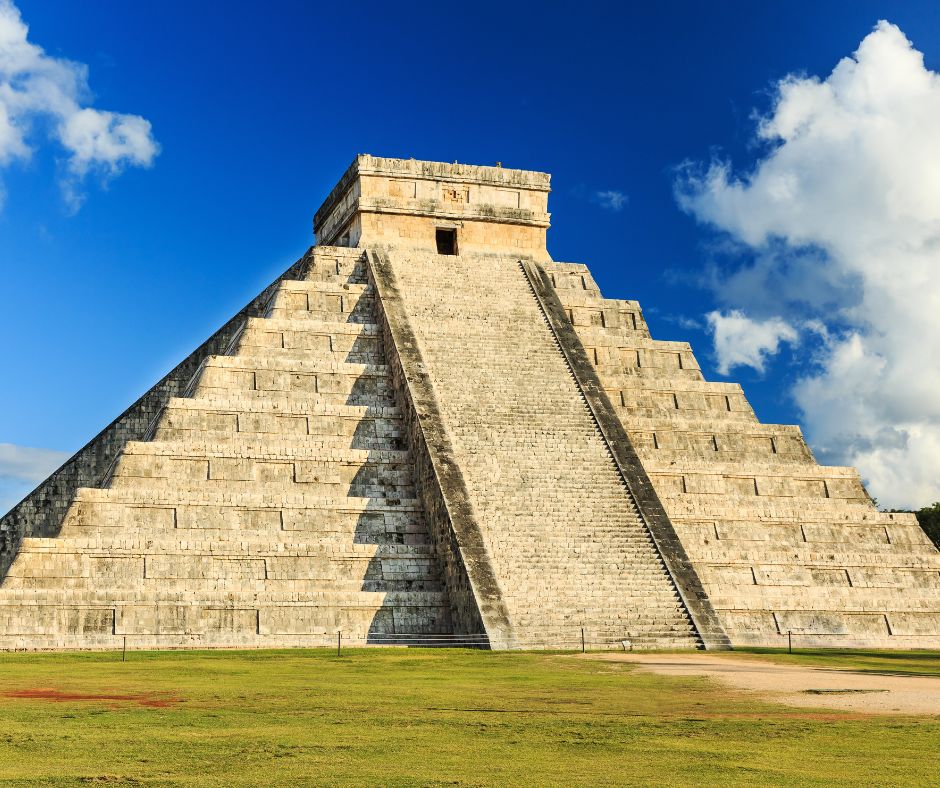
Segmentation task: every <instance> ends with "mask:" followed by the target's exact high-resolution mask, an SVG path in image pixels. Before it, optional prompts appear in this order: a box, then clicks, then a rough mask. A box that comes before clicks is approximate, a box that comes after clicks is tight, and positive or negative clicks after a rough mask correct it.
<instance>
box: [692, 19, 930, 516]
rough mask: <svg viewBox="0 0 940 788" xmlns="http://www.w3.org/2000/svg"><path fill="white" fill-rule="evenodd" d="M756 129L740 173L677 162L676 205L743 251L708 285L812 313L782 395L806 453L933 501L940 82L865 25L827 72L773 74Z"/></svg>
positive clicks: (756, 305) (891, 496) (883, 486)
mask: <svg viewBox="0 0 940 788" xmlns="http://www.w3.org/2000/svg"><path fill="white" fill-rule="evenodd" d="M758 137H759V139H760V140H761V141H762V143H763V144H764V145H766V150H765V152H764V153H763V155H762V156H761V157H760V159H759V160H758V161H757V163H756V165H755V167H754V168H753V170H751V171H749V172H746V173H744V174H742V175H736V174H735V173H734V172H733V171H732V168H731V167H730V166H729V165H728V164H726V163H722V162H714V163H712V164H711V165H710V166H709V167H707V168H705V169H704V170H698V171H696V170H695V168H694V167H687V168H686V169H685V171H684V173H683V176H682V178H681V179H680V181H679V184H678V186H677V195H678V199H679V201H680V204H681V205H682V206H683V207H684V208H685V209H686V210H688V211H689V212H691V213H692V214H694V215H695V216H696V217H697V218H698V219H699V220H701V221H703V222H706V223H708V224H711V225H713V226H714V227H716V228H718V229H720V230H723V231H726V232H727V233H729V234H730V236H731V237H732V238H733V240H734V241H735V242H737V243H739V244H743V245H745V246H746V247H748V248H749V249H750V250H751V252H752V253H753V254H754V255H755V257H756V262H754V263H753V264H752V265H746V266H744V267H743V268H740V269H739V270H737V271H735V272H733V273H731V274H730V275H727V276H725V277H724V279H722V277H718V280H716V286H719V287H720V286H721V285H722V284H724V283H730V284H732V285H733V286H735V287H736V290H735V294H734V300H733V305H735V306H737V307H739V308H744V309H746V310H747V311H749V312H752V311H754V312H756V313H758V314H768V313H769V312H771V311H775V312H776V314H779V315H783V316H784V318H785V319H786V320H787V321H788V322H789V323H790V324H791V325H795V324H803V323H802V322H801V321H805V320H807V319H812V320H815V321H816V329H815V330H816V333H817V334H818V335H819V336H820V337H821V341H822V349H821V350H820V351H819V352H818V353H817V354H816V356H815V358H814V359H813V360H814V362H815V363H814V364H813V366H812V367H811V369H810V370H809V371H808V372H807V374H806V375H805V377H804V378H803V379H802V380H801V381H800V382H799V383H798V384H797V386H796V388H795V390H794V392H793V393H794V396H795V397H796V401H797V403H798V404H799V406H800V408H801V410H802V412H803V419H804V423H805V426H806V431H807V435H808V436H809V438H810V441H811V442H812V443H813V445H814V447H815V448H816V450H817V454H818V455H819V456H820V458H823V459H825V460H826V461H828V462H841V463H846V464H853V465H856V466H858V467H859V469H860V470H861V472H862V475H863V476H864V477H865V478H866V479H867V480H868V481H869V486H870V489H871V491H872V493H873V494H874V495H875V496H876V497H877V498H878V499H879V501H880V502H881V503H882V504H883V505H889V506H909V505H922V504H926V503H930V502H931V501H933V500H936V499H938V498H940V76H938V75H937V74H936V73H934V72H931V71H928V70H927V69H926V68H925V67H924V61H923V56H922V55H921V53H920V52H918V51H917V50H915V49H914V48H913V46H912V45H911V43H910V42H909V41H908V40H907V38H906V37H905V36H904V34H903V33H902V32H901V31H900V30H899V29H898V28H897V27H895V26H894V25H891V24H889V23H887V22H884V21H882V22H879V23H878V25H877V26H876V27H875V28H874V30H873V32H872V33H871V34H869V35H868V36H867V37H866V38H865V39H864V40H863V41H862V42H861V44H860V45H859V48H858V50H857V51H856V52H855V53H854V55H853V56H852V57H849V58H845V59H843V60H842V61H840V62H839V64H838V65H837V66H836V68H835V69H834V70H833V72H832V73H831V74H830V75H829V76H828V77H827V78H826V79H824V80H821V79H818V78H816V77H798V76H790V77H787V78H786V79H784V80H782V81H781V82H780V83H779V85H778V91H777V94H776V97H775V102H774V106H773V108H772V110H771V112H770V113H769V114H768V115H767V116H766V117H765V118H764V119H763V120H762V121H761V123H760V125H759V127H758ZM775 301H776V310H774V302H775ZM725 303H728V302H727V301H726V302H725ZM729 305H731V304H729ZM716 338H717V333H716Z"/></svg>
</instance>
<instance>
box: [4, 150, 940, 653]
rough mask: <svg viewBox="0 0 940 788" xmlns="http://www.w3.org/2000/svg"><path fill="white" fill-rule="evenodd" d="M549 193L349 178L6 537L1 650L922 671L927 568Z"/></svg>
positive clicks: (931, 572)
mask: <svg viewBox="0 0 940 788" xmlns="http://www.w3.org/2000/svg"><path fill="white" fill-rule="evenodd" d="M548 191H549V176H547V175H546V174H544V173H537V172H527V171H521V170H508V169H504V168H501V167H472V166H467V165H445V164H440V163H435V162H419V161H415V160H401V159H379V158H376V157H372V156H359V157H357V158H356V160H355V161H354V162H353V165H352V167H350V169H349V170H348V171H347V172H346V174H345V175H344V176H343V177H342V179H341V180H340V182H339V183H338V185H337V186H336V188H335V189H334V190H333V191H332V192H331V194H330V195H329V196H328V197H327V199H326V201H325V202H324V204H323V206H322V207H321V208H320V210H319V211H317V214H316V216H315V218H314V229H315V232H316V235H317V239H318V243H317V245H316V246H314V247H312V248H311V249H310V250H309V251H308V252H307V253H306V254H305V255H304V256H303V258H301V259H300V260H299V261H298V262H297V263H295V264H294V265H293V266H291V267H290V268H289V269H288V270H287V271H286V272H285V273H284V275H283V276H281V277H280V278H279V279H278V280H277V281H276V282H274V283H272V285H271V286H269V287H268V288H266V289H265V290H264V291H263V292H262V293H261V294H259V296H258V297H257V298H255V299H254V300H253V301H252V302H251V303H250V304H248V305H247V306H246V307H245V309H243V310H241V311H240V312H239V313H238V314H237V315H235V316H234V317H233V318H232V319H231V320H230V321H229V322H228V323H226V325H225V326H223V327H222V328H221V329H220V330H219V331H218V332H217V333H216V334H215V335H213V336H212V337H210V338H209V339H208V340H207V341H206V342H205V343H203V344H202V345H201V346H200V347H199V348H197V349H196V351H194V352H193V353H192V354H191V355H190V356H189V357H188V358H186V359H185V360H184V361H183V362H181V363H180V364H179V365H178V366H177V367H176V368H175V369H174V370H172V371H171V372H170V373H169V374H168V375H167V376H166V377H164V378H163V379H162V380H161V381H159V382H158V383H157V384H156V385H155V386H154V387H153V388H152V389H150V390H149V391H148V392H147V393H146V394H144V396H143V397H141V399H140V400H138V401H137V402H136V403H134V404H133V405H132V406H131V407H130V408H129V409H128V410H127V411H125V412H124V413H123V414H121V416H119V417H118V418H117V419H116V420H115V421H114V422H113V423H112V424H111V425H109V426H108V427H107V428H106V429H105V430H103V431H102V432H101V433H100V434H99V435H98V436H96V437H95V438H94V439H92V441H91V442H89V444H88V445H87V446H85V447H84V448H83V449H81V450H80V451H79V452H78V453H76V454H75V456H74V457H72V458H71V459H70V460H69V461H68V462H67V463H66V464H65V465H64V466H63V467H62V468H60V469H59V470H58V471H56V472H55V473H54V474H53V475H52V476H51V477H50V478H49V479H48V480H46V481H45V482H43V483H42V484H41V485H40V486H39V487H38V488H37V489H36V490H35V491H33V493H31V494H30V495H29V496H27V498H25V499H24V500H23V501H22V502H21V503H20V504H19V505H18V506H16V507H15V508H14V509H13V510H12V511H11V512H10V513H8V514H7V515H6V516H5V517H3V518H2V519H0V648H2V649H44V648H45V649H60V648H81V649H96V648H97V649H109V648H116V647H124V646H125V645H126V647H128V648H186V647H293V646H322V645H332V644H334V643H336V641H337V639H338V638H341V639H342V640H343V641H344V642H345V643H347V644H352V645H387V644H393V643H400V644H409V645H414V644H434V645H470V646H477V647H479V646H483V647H491V648H580V647H591V648H616V649H620V648H628V647H629V648H700V647H704V648H727V647H729V646H733V645H760V646H781V645H786V643H787V642H788V641H789V640H790V639H793V640H794V642H795V644H797V645H801V646H818V645H821V646H835V647H840V648H844V647H856V646H857V647H867V648H871V647H879V648H880V647H883V648H891V647H898V648H922V647H926V648H938V647H940V553H938V551H937V550H936V548H935V547H934V546H933V545H932V544H931V543H930V542H929V541H928V540H927V538H926V537H925V535H924V534H923V532H922V531H921V529H920V528H919V527H918V525H917V523H916V520H915V518H914V517H913V515H906V514H896V513H882V512H879V511H878V510H877V508H876V507H875V505H874V503H873V502H872V500H871V498H870V497H869V496H868V494H867V492H866V490H865V488H864V485H863V484H862V482H861V480H860V478H859V476H858V473H857V472H856V471H855V470H854V469H851V468H833V467H826V466H820V465H818V464H817V463H816V461H815V459H814V458H813V455H812V452H811V451H810V449H809V447H808V446H807V444H806V442H805V440H804V439H803V436H802V434H801V432H800V430H799V428H798V427H795V426H787V425H773V424H761V423H760V422H759V421H758V420H757V418H756V416H755V414H754V411H753V409H752V408H751V406H750V405H749V404H748V402H747V399H746V397H745V396H744V393H743V391H742V390H741V388H740V387H739V386H737V385H735V384H730V383H715V382H710V381H706V380H705V379H704V376H703V375H702V373H701V370H700V368H699V365H698V363H697V361H696V359H695V356H694V354H693V353H692V350H691V348H690V346H689V345H688V344H687V343H682V342H663V341H657V340H654V339H653V338H652V337H651V336H650V332H649V330H648V327H647V325H646V323H645V320H644V318H643V313H642V310H641V309H640V307H639V304H637V303H636V302H635V301H622V300H612V299H606V298H604V297H603V295H602V294H601V292H600V290H599V289H598V287H597V285H596V284H595V282H594V280H593V279H592V277H591V274H590V272H589V270H588V269H587V267H586V266H584V265H580V264H574V263H559V262H555V261H553V260H552V259H551V258H550V257H549V255H548V252H547V251H546V247H545V237H546V231H547V228H548V224H549V223H548V219H549V216H548V212H547V197H548Z"/></svg>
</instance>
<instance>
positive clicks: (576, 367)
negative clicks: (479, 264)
mask: <svg viewBox="0 0 940 788" xmlns="http://www.w3.org/2000/svg"><path fill="white" fill-rule="evenodd" d="M519 267H520V269H521V270H522V274H523V276H524V277H525V278H526V281H527V282H528V284H529V289H530V291H531V292H532V296H533V297H534V298H535V301H536V303H537V304H538V307H539V310H540V311H541V313H542V316H543V317H544V319H545V322H546V323H547V325H548V328H549V330H550V331H551V333H552V336H553V337H554V339H555V343H556V344H557V346H558V349H559V351H560V352H561V354H562V356H564V359H565V362H566V363H567V365H568V369H569V370H570V372H571V375H572V377H573V379H574V382H575V385H576V386H577V387H578V390H579V392H580V394H581V397H582V399H583V400H584V402H585V403H586V404H587V407H588V411H589V412H590V414H591V417H592V419H593V420H594V423H595V425H596V426H597V429H598V432H599V433H600V435H601V437H602V439H603V440H604V443H605V444H606V446H607V449H608V451H609V453H610V455H611V457H612V458H613V460H614V465H615V467H616V468H617V471H618V472H619V474H620V477H621V479H622V480H623V482H624V484H625V486H626V490H627V493H628V495H629V497H630V498H631V503H632V504H633V506H634V507H635V509H636V511H637V513H638V514H639V517H640V521H641V522H642V523H643V525H644V527H645V528H646V530H647V533H649V535H650V537H651V538H652V540H653V545H654V547H655V549H656V551H657V552H658V553H659V557H660V559H661V560H662V562H663V564H664V566H665V568H666V573H667V575H668V577H669V578H670V580H671V581H672V584H673V586H674V588H675V590H676V592H677V593H678V595H679V598H680V600H681V602H682V605H683V607H684V608H685V612H686V614H687V616H688V618H689V620H690V621H691V623H692V626H693V627H694V628H695V631H696V634H697V635H698V637H699V639H700V640H701V642H702V645H703V646H704V647H705V648H706V649H710V650H712V649H730V648H731V641H730V640H729V638H728V635H727V634H726V633H725V631H724V629H723V628H722V626H721V622H720V621H719V619H718V614H717V613H716V612H715V609H714V608H713V607H712V604H711V601H710V600H709V599H708V595H707V594H706V592H705V589H704V587H703V586H702V582H701V580H700V579H699V576H698V573H697V572H696V571H695V568H694V567H693V566H692V562H691V560H690V559H689V556H688V554H687V553H686V551H685V548H684V547H683V546H682V542H681V541H680V540H679V536H678V534H677V533H676V530H675V527H674V526H673V524H672V521H671V520H670V519H669V515H668V514H667V513H666V510H665V508H664V507H663V505H662V502H661V501H660V500H659V496H658V495H657V494H656V490H655V489H654V488H653V484H652V482H651V481H650V478H649V476H648V475H647V473H646V470H645V469H644V468H643V465H642V463H641V461H640V458H639V455H637V453H636V450H635V449H634V447H633V442H632V441H631V440H630V436H629V435H628V434H627V431H626V430H625V429H624V427H623V424H622V423H621V421H620V418H619V417H618V416H617V414H616V411H615V410H614V408H613V405H612V404H611V402H610V399H609V398H608V397H607V393H606V391H605V390H604V387H603V385H602V384H601V382H600V379H599V378H598V376H597V372H596V371H595V369H594V366H593V365H592V364H591V361H590V359H589V358H588V355H587V352H586V351H585V349H584V346H583V345H582V344H581V340H580V339H579V338H578V335H577V333H576V332H575V331H574V328H573V326H572V325H571V323H570V322H569V321H568V319H567V316H566V314H565V310H564V307H563V306H562V304H561V301H560V300H559V299H558V295H557V294H556V293H555V290H554V287H553V286H552V284H551V282H550V281H549V279H548V276H547V274H546V273H545V271H544V269H543V268H542V267H541V266H539V265H538V264H537V263H535V262H533V261H531V260H519Z"/></svg>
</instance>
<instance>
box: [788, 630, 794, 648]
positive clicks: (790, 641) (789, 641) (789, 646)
mask: <svg viewBox="0 0 940 788" xmlns="http://www.w3.org/2000/svg"><path fill="white" fill-rule="evenodd" d="M787 651H788V652H789V653H790V654H792V653H793V630H790V629H788V630H787Z"/></svg>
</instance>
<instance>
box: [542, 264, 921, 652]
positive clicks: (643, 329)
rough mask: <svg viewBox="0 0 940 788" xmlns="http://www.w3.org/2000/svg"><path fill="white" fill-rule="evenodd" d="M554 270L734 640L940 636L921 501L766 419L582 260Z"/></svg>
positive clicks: (875, 642) (851, 641) (873, 642)
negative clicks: (663, 338) (892, 502)
mask: <svg viewBox="0 0 940 788" xmlns="http://www.w3.org/2000/svg"><path fill="white" fill-rule="evenodd" d="M545 270H546V271H547V272H548V273H549V275H550V276H551V278H552V281H553V283H554V285H555V287H556V292H557V294H558V296H559V298H560V300H561V301H562V303H563V304H564V306H565V308H566V309H567V311H568V316H569V319H570V321H571V322H572V324H573V325H574V327H575V328H576V330H577V332H578V334H579V336H580V338H581V341H582V343H583V345H584V346H585V348H586V349H587V350H588V353H589V355H590V356H591V358H592V360H593V362H594V364H595V367H596V369H597V371H598V374H599V376H600V378H601V381H602V382H603V384H604V386H605V387H606V389H607V393H608V395H609V397H610V399H611V400H612V401H613V402H614V403H615V405H616V407H617V410H618V411H619V414H620V417H621V420H622V422H623V424H624V426H625V427H626V429H627V431H628V433H629V435H630V437H631V439H632V442H633V444H634V445H635V446H636V447H637V450H638V451H639V453H640V456H641V459H642V461H643V464H644V466H645V468H646V470H647V472H648V473H649V475H650V477H651V479H652V480H653V484H654V486H655V488H656V490H657V492H658V494H659V497H660V499H661V500H662V501H663V504H664V505H665V507H666V510H667V512H668V514H669V516H670V519H671V520H672V522H673V524H674V526H675V528H676V531H677V532H678V534H679V535H680V537H681V539H682V542H683V544H684V546H685V549H686V551H687V552H688V554H689V556H690V557H691V559H692V562H693V564H694V565H695V567H696V569H697V572H698V575H699V577H701V579H702V583H703V585H704V587H705V589H706V591H707V592H708V596H709V598H710V600H711V602H712V604H713V606H714V607H715V608H716V610H717V611H718V613H719V617H720V618H721V621H722V623H723V625H724V628H725V630H726V631H727V632H728V634H729V635H730V637H731V639H732V641H733V642H734V643H737V644H740V645H745V644H747V645H771V646H780V645H782V644H785V643H786V633H787V632H788V631H789V632H793V633H795V634H794V637H795V638H796V640H795V642H797V643H798V644H800V645H813V644H816V645H826V646H856V645H863V646H875V647H897V648H909V647H913V648H916V647H931V648H936V647H937V646H938V645H940V554H938V553H937V550H936V548H934V547H933V545H932V544H931V543H930V542H929V540H928V539H927V538H926V536H925V535H924V534H923V532H922V531H921V530H920V528H919V527H918V526H917V523H916V520H915V518H914V517H913V515H903V514H900V515H899V514H886V513H881V512H878V511H877V509H876V508H875V506H874V505H873V503H872V501H871V499H870V497H869V496H868V494H867V492H866V491H865V489H864V486H863V485H862V483H861V480H860V479H859V476H858V473H857V471H856V470H855V469H853V468H834V467H826V466H820V465H818V464H816V462H815V460H814V458H813V455H812V452H811V451H810V450H809V447H808V446H807V445H806V442H805V440H804V439H803V436H802V434H801V432H800V430H799V428H798V427H795V426H789V425H774V424H761V423H760V422H758V420H757V418H756V416H755V415H754V412H753V409H752V408H751V407H750V405H749V404H748V402H747V399H746V398H745V396H744V393H743V391H742V390H741V388H740V387H739V386H738V385H736V384H730V383H713V382H709V381H705V380H704V379H703V376H702V373H701V371H700V369H699V365H698V363H697V362H696V360H695V357H694V355H693V354H692V350H691V348H690V347H689V345H688V344H687V343H681V342H659V341H656V340H653V339H652V338H651V337H650V334H649V330H648V328H647V325H646V322H645V321H644V319H643V316H642V312H641V311H640V308H639V305H638V304H637V303H636V302H635V301H617V300H611V299H605V298H603V297H602V296H601V294H600V291H599V290H598V288H597V286H596V285H595V283H594V281H593V279H592V278H591V275H590V272H589V271H588V270H587V268H586V267H585V266H583V265H574V264H565V263H548V264H546V265H545Z"/></svg>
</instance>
